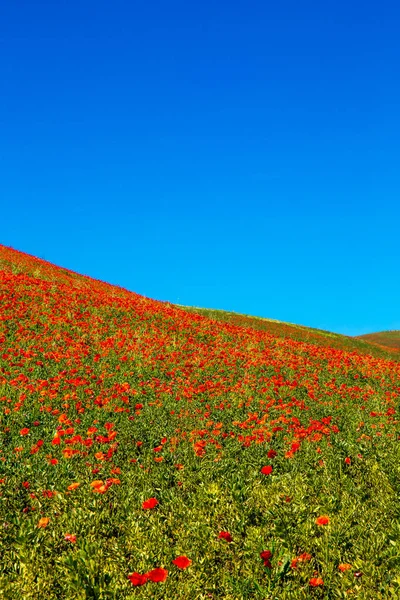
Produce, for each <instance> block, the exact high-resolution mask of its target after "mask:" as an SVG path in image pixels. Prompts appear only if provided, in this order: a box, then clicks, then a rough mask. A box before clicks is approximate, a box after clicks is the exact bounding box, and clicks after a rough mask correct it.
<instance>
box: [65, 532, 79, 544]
mask: <svg viewBox="0 0 400 600" xmlns="http://www.w3.org/2000/svg"><path fill="white" fill-rule="evenodd" d="M64 539H65V540H66V541H67V542H71V544H75V542H76V535H74V534H73V533H66V534H65V535H64Z"/></svg>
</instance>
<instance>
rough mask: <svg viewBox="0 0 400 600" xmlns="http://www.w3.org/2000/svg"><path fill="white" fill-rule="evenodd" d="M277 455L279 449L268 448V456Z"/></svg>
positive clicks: (273, 456)
mask: <svg viewBox="0 0 400 600" xmlns="http://www.w3.org/2000/svg"><path fill="white" fill-rule="evenodd" d="M276 455H277V451H276V450H272V449H271V450H268V454H267V456H268V458H275V456H276Z"/></svg>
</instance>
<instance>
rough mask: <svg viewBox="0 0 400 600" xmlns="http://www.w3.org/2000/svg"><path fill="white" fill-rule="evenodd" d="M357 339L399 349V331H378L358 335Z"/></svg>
mask: <svg viewBox="0 0 400 600" xmlns="http://www.w3.org/2000/svg"><path fill="white" fill-rule="evenodd" d="M358 339H359V340H362V341H366V342H370V343H373V344H379V345H380V346H384V347H387V348H391V349H395V350H397V351H400V331H379V332H378V333H367V334H366V335H360V336H359V337H358Z"/></svg>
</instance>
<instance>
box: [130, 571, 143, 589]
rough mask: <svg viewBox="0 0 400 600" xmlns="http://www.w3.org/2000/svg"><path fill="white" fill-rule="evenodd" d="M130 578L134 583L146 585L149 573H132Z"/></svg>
mask: <svg viewBox="0 0 400 600" xmlns="http://www.w3.org/2000/svg"><path fill="white" fill-rule="evenodd" d="M128 579H129V581H130V582H131V584H132V585H134V586H136V585H144V584H145V583H146V581H147V575H141V574H140V573H132V574H131V575H128Z"/></svg>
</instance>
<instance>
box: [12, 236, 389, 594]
mask: <svg viewBox="0 0 400 600" xmlns="http://www.w3.org/2000/svg"><path fill="white" fill-rule="evenodd" d="M274 328H275V329H274V331H273V332H272V331H268V329H267V328H265V327H264V328H263V327H262V326H260V324H259V322H257V323H256V321H255V320H254V321H252V320H251V319H248V318H247V319H245V320H244V322H239V323H234V322H232V319H231V318H227V319H226V320H225V321H224V318H223V315H219V317H218V320H217V319H216V318H210V317H209V316H208V317H207V316H204V315H202V314H198V313H196V312H193V311H187V310H184V309H182V308H179V307H176V306H173V305H170V304H168V303H161V302H156V301H153V300H149V299H147V298H144V297H142V296H139V295H137V294H134V293H132V292H128V291H126V290H124V289H121V288H118V287H115V286H111V285H108V284H105V283H102V282H99V281H96V280H93V279H90V278H89V277H84V276H81V275H77V274H76V273H73V272H71V271H68V270H65V269H62V268H58V267H55V266H53V265H51V264H49V263H47V262H45V261H42V260H39V259H36V258H33V257H31V256H28V255H26V254H23V253H20V252H17V251H15V250H11V249H9V248H6V247H3V246H0V598H5V599H7V600H8V599H14V598H15V599H21V598H22V599H28V598H35V599H36V600H41V599H46V600H53V599H54V600H55V599H60V598H61V599H67V600H75V599H76V600H78V599H86V598H87V599H98V600H100V599H117V600H119V599H136V598H138V599H160V600H161V599H164V600H175V599H177V600H178V599H185V600H192V599H193V600H202V599H214V600H216V599H220V598H221V599H231V600H240V599H245V598H254V599H257V600H270V599H271V600H272V599H279V600H289V599H290V600H303V599H304V600H305V599H314V598H320V599H322V598H326V599H339V598H359V599H365V600H378V599H386V598H388V599H398V598H400V440H399V437H400V421H399V398H400V362H399V358H400V355H399V353H398V352H396V351H395V350H393V351H392V352H391V351H390V349H389V350H387V351H385V350H384V349H382V348H379V347H378V346H376V347H375V346H373V345H369V344H368V343H366V342H361V341H359V342H357V341H354V344H353V342H352V341H351V340H350V339H349V338H344V337H343V338H341V337H340V336H331V337H330V336H329V335H324V334H323V333H321V332H320V333H317V332H316V333H315V334H312V333H310V331H308V330H306V329H305V328H304V330H302V329H301V328H297V329H296V331H295V334H293V336H292V337H290V336H289V335H288V331H289V330H288V328H287V327H286V326H285V325H284V324H282V325H281V326H280V325H279V324H276V323H275V324H274ZM302 331H303V333H304V335H303V333H302ZM282 332H283V333H282ZM329 340H332V344H331V345H330V343H329ZM341 343H342V346H341ZM352 344H353V345H352Z"/></svg>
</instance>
